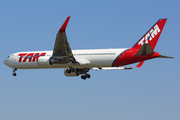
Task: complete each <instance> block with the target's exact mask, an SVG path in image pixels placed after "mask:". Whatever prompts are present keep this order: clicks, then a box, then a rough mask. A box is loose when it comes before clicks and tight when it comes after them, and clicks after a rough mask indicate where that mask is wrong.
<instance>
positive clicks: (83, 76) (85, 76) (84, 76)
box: [81, 74, 91, 80]
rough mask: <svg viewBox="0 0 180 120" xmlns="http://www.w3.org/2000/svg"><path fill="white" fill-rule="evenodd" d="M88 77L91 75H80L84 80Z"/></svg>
mask: <svg viewBox="0 0 180 120" xmlns="http://www.w3.org/2000/svg"><path fill="white" fill-rule="evenodd" d="M90 77H91V75H89V74H85V75H82V76H81V79H83V80H86V78H90Z"/></svg>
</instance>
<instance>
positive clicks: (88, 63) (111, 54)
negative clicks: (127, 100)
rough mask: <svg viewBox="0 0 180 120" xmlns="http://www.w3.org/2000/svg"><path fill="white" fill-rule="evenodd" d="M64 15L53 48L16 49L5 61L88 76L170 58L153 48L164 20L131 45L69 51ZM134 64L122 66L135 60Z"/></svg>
mask: <svg viewBox="0 0 180 120" xmlns="http://www.w3.org/2000/svg"><path fill="white" fill-rule="evenodd" d="M69 19H70V16H68V17H67V19H66V20H65V22H64V23H63V25H62V26H61V28H60V29H59V31H58V33H57V35H56V39H55V44H54V49H53V51H28V52H17V53H13V54H11V55H10V56H8V57H7V58H6V59H5V60H4V64H5V65H7V66H9V67H11V68H13V74H12V75H13V76H16V75H17V74H16V70H17V69H44V68H64V74H65V75H66V76H79V75H81V78H82V79H83V80H85V79H86V78H90V77H91V76H90V74H88V72H89V70H91V69H93V70H97V71H98V70H126V69H133V68H140V67H141V66H142V65H143V63H144V61H146V60H149V59H153V58H173V57H169V56H164V55H161V54H160V53H158V52H155V51H154V48H155V46H156V43H157V41H158V39H159V37H160V35H161V32H162V30H163V28H164V25H165V23H166V21H167V19H159V20H158V21H157V22H156V23H155V24H154V25H153V26H152V27H151V28H150V29H149V30H148V32H147V33H145V35H144V36H142V38H140V39H139V40H138V42H137V43H136V44H135V45H134V46H132V47H131V48H120V49H87V50H71V47H70V45H69V42H68V40H67V36H66V32H65V30H66V26H67V24H68V22H69ZM137 62H139V64H138V65H137V66H136V67H122V66H125V65H129V64H133V63H137Z"/></svg>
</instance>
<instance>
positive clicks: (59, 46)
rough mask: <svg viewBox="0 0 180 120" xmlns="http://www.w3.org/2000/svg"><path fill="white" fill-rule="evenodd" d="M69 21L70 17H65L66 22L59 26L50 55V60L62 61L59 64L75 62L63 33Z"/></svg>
mask: <svg viewBox="0 0 180 120" xmlns="http://www.w3.org/2000/svg"><path fill="white" fill-rule="evenodd" d="M69 19H70V16H69V17H67V19H66V21H65V22H64V24H63V25H62V26H61V28H60V29H59V31H58V33H57V35H56V40H55V44H54V49H53V54H52V58H53V59H58V60H61V61H62V62H61V63H69V62H76V60H75V58H74V56H73V54H72V51H71V48H70V45H69V43H68V40H67V37H66V32H65V30H66V26H67V24H68V22H69Z"/></svg>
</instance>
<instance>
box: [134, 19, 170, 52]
mask: <svg viewBox="0 0 180 120" xmlns="http://www.w3.org/2000/svg"><path fill="white" fill-rule="evenodd" d="M166 20H167V19H160V20H159V21H158V22H157V23H156V24H155V25H154V26H153V27H152V28H151V29H150V30H149V31H148V32H147V33H146V34H145V35H144V36H143V37H142V38H141V39H140V40H139V41H138V42H137V43H136V44H135V45H134V46H133V47H132V48H133V49H140V48H141V46H142V45H143V44H144V43H149V44H150V45H151V47H152V49H153V50H154V48H155V46H156V43H157V41H158V39H159V36H160V35H161V32H162V30H163V28H164V25H165V23H166Z"/></svg>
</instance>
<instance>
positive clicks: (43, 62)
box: [37, 56, 60, 66]
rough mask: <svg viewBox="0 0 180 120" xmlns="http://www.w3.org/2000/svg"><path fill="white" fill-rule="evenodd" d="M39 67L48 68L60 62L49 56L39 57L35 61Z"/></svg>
mask: <svg viewBox="0 0 180 120" xmlns="http://www.w3.org/2000/svg"><path fill="white" fill-rule="evenodd" d="M37 63H38V65H39V66H49V65H53V64H57V63H60V60H58V59H54V58H52V57H50V56H40V57H39V58H38V60H37Z"/></svg>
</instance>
